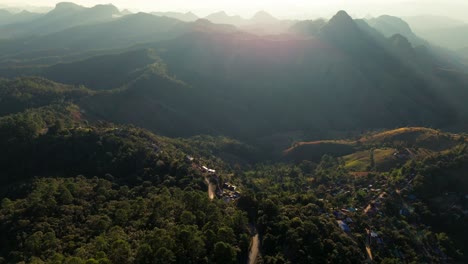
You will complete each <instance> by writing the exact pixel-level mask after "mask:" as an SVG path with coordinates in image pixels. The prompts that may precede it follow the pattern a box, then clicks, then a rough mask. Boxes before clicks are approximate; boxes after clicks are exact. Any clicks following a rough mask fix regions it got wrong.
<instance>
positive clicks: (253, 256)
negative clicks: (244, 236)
mask: <svg viewBox="0 0 468 264" xmlns="http://www.w3.org/2000/svg"><path fill="white" fill-rule="evenodd" d="M259 246H260V243H259V241H258V234H256V235H255V236H253V237H252V244H251V245H250V253H249V262H248V263H249V264H255V263H257V257H258V252H259V250H258V248H259Z"/></svg>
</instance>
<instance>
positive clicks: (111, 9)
mask: <svg viewBox="0 0 468 264" xmlns="http://www.w3.org/2000/svg"><path fill="white" fill-rule="evenodd" d="M91 9H92V10H93V11H97V12H106V13H110V14H120V11H119V9H118V8H117V7H116V6H114V5H113V4H107V5H96V6H94V7H92V8H91Z"/></svg>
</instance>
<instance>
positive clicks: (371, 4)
mask: <svg viewBox="0 0 468 264" xmlns="http://www.w3.org/2000/svg"><path fill="white" fill-rule="evenodd" d="M57 2H63V1H57V0H0V4H5V5H9V6H14V5H16V6H25V5H31V6H54V5H55V4H56V3H57ZM72 2H75V3H77V4H81V5H85V6H92V5H96V4H108V3H113V4H114V5H116V6H117V7H119V8H131V9H133V10H140V11H181V12H187V11H193V12H195V13H196V14H197V15H199V16H205V15H207V14H209V13H211V12H215V11H219V10H225V11H226V12H227V13H229V14H240V15H242V16H245V17H248V16H251V15H252V14H253V13H255V11H258V10H265V11H268V12H271V13H272V14H273V15H276V16H278V17H293V16H297V17H299V18H304V17H307V16H325V17H328V16H330V15H331V14H333V13H334V12H336V11H337V10H340V9H344V10H346V11H348V12H349V13H350V14H352V15H354V16H357V17H363V16H366V15H373V16H376V15H381V14H390V15H399V16H409V15H419V14H433V15H443V16H450V17H453V18H458V19H462V20H465V21H467V20H468V0H74V1H72Z"/></svg>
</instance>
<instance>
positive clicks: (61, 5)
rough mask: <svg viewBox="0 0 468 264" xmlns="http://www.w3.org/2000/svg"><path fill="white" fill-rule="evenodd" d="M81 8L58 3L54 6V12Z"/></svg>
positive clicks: (75, 5) (80, 7)
mask: <svg viewBox="0 0 468 264" xmlns="http://www.w3.org/2000/svg"><path fill="white" fill-rule="evenodd" d="M82 8H83V7H82V6H80V5H77V4H75V3H72V2H60V3H57V4H56V5H55V10H70V9H82Z"/></svg>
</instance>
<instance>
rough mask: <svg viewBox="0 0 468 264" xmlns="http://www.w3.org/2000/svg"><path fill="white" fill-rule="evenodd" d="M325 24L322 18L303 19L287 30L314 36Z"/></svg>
mask: <svg viewBox="0 0 468 264" xmlns="http://www.w3.org/2000/svg"><path fill="white" fill-rule="evenodd" d="M326 24H327V21H325V20H324V19H317V20H304V21H299V22H296V23H294V24H293V25H292V26H291V27H290V28H289V29H288V31H289V32H292V33H295V34H300V35H306V36H307V35H308V36H316V35H318V33H319V32H320V30H321V29H322V27H323V26H324V25H326Z"/></svg>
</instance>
